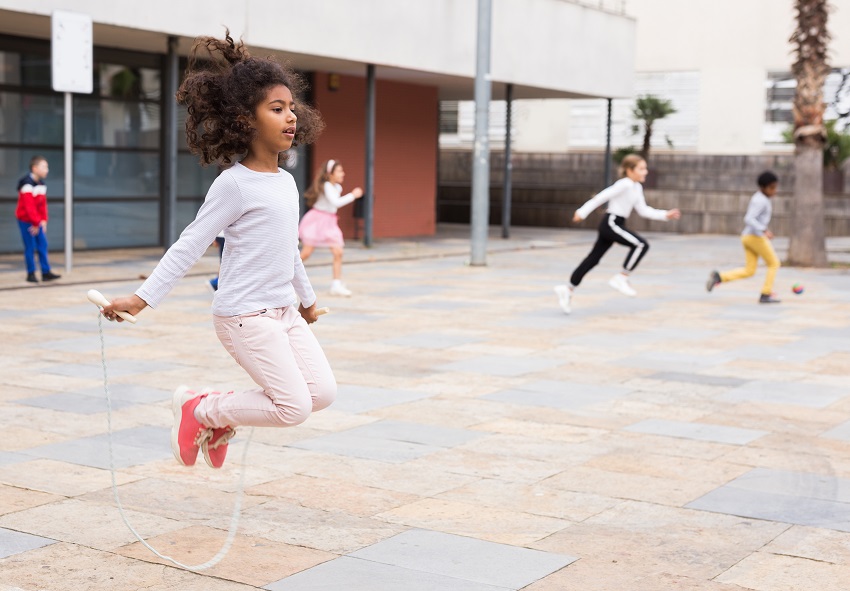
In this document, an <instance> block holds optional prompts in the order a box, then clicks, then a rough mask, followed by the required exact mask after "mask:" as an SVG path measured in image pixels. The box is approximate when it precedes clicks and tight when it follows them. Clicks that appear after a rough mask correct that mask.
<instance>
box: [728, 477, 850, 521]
mask: <svg viewBox="0 0 850 591" xmlns="http://www.w3.org/2000/svg"><path fill="white" fill-rule="evenodd" d="M727 486H732V487H734V488H739V489H742V490H750V491H755V492H781V493H782V494H783V495H790V496H795V497H800V498H812V499H820V500H824V501H838V502H840V503H848V504H850V478H837V477H835V476H825V475H823V474H812V473H810V472H793V471H791V470H772V469H769V468H754V469H752V470H750V471H749V472H747V473H746V474H742V475H741V476H739V477H738V478H736V479H735V480H733V481H732V482H730V483H729V484H728V485H727ZM848 519H850V515H848Z"/></svg>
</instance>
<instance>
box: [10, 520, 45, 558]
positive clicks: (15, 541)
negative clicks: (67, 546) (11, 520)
mask: <svg viewBox="0 0 850 591" xmlns="http://www.w3.org/2000/svg"><path fill="white" fill-rule="evenodd" d="M55 543H56V540H51V539H50V538H42V537H39V536H33V535H30V534H26V533H23V532H19V531H14V530H11V529H6V528H3V527H0V558H6V557H7V556H13V555H14V554H20V553H21V552H28V551H29V550H35V549H36V548H42V547H44V546H49V545H50V544H55Z"/></svg>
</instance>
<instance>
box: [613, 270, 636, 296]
mask: <svg viewBox="0 0 850 591" xmlns="http://www.w3.org/2000/svg"><path fill="white" fill-rule="evenodd" d="M608 285H610V286H611V287H613V288H614V289H616V290H617V291H619V292H620V293H622V294H625V295H627V296H630V297H635V296H636V295H637V292H636V291H635V290H634V289H632V286H631V285H629V278H628V277H626V276H625V275H623V274H622V273H617V274H616V275H614V276H613V277H611V279H609V280H608Z"/></svg>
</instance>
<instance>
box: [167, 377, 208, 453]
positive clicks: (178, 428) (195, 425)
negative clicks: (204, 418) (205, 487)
mask: <svg viewBox="0 0 850 591" xmlns="http://www.w3.org/2000/svg"><path fill="white" fill-rule="evenodd" d="M204 396H206V394H195V392H194V391H192V390H190V389H189V387H188V386H180V387H179V388H177V390H175V391H174V396H173V397H172V399H171V410H172V412H173V413H174V425H173V426H172V427H171V451H172V452H174V457H175V459H176V460H177V461H178V462H180V464H181V465H183V466H194V465H195V461H196V460H197V459H198V452H199V451H200V445H201V443H202V442H204V441H205V440H206V439H207V438H208V437H209V435H208V434H207V433H206V432H207V431H210V429H207V428H206V427H204V426H203V425H202V424H201V423H200V422H198V420H197V419H196V418H195V407H196V406H198V403H199V402H200V401H201V399H202V398H203V397H204Z"/></svg>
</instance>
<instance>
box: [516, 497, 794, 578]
mask: <svg viewBox="0 0 850 591" xmlns="http://www.w3.org/2000/svg"><path fill="white" fill-rule="evenodd" d="M788 527H789V526H788V525H786V524H781V523H773V522H769V521H760V520H756V519H744V518H740V517H734V516H730V515H721V514H717V513H709V512H705V511H692V510H687V509H678V508H675V507H664V506H661V505H655V504H648V503H640V502H632V501H629V502H625V503H620V504H618V505H616V506H614V507H612V508H611V509H608V510H607V511H603V512H602V513H599V514H597V515H595V516H593V517H590V518H588V519H587V520H585V521H584V522H582V523H579V524H575V525H572V526H570V527H569V528H567V529H564V530H563V531H561V532H558V533H555V534H553V535H551V536H549V537H548V538H546V539H544V540H541V541H539V542H536V543H534V544H532V545H531V547H533V548H537V549H539V550H545V551H548V552H558V553H563V554H569V555H571V556H578V557H580V558H581V559H582V560H588V561H590V562H592V563H594V564H596V565H598V566H599V568H601V569H604V572H608V573H609V574H610V575H611V576H612V577H615V576H616V574H615V573H616V572H618V571H620V570H621V569H622V570H623V571H624V573H628V575H630V576H633V577H635V578H637V577H639V576H640V577H646V576H650V575H653V576H654V575H657V574H659V573H670V574H674V575H682V576H687V577H693V578H696V579H701V580H704V581H707V580H712V579H714V578H715V577H716V576H717V575H719V574H721V573H723V572H724V571H726V570H727V569H728V568H730V567H731V566H733V565H734V564H736V563H738V562H739V561H740V560H742V559H743V558H745V557H746V556H749V555H750V554H751V553H752V552H755V551H757V550H758V549H760V548H762V547H763V546H764V545H765V544H766V543H768V542H769V541H770V540H772V539H774V538H775V537H776V536H778V535H779V534H780V533H782V532H783V531H784V530H786V529H788ZM612 588H615V587H612ZM624 589H630V588H629V587H625V588H624Z"/></svg>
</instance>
